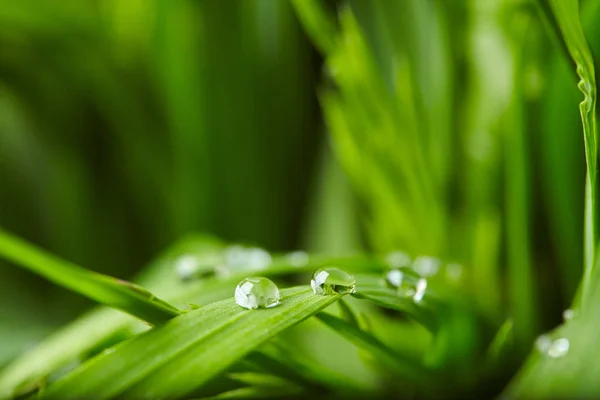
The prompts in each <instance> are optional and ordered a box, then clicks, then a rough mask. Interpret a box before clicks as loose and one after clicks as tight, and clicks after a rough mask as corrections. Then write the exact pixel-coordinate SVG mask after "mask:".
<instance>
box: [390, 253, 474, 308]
mask: <svg viewBox="0 0 600 400" xmlns="http://www.w3.org/2000/svg"><path fill="white" fill-rule="evenodd" d="M385 260H386V263H387V265H388V266H389V268H390V269H389V270H388V271H387V272H386V273H385V274H384V281H385V283H386V285H387V286H388V287H390V288H392V289H395V290H396V291H397V293H398V295H400V296H405V297H412V299H413V300H414V301H415V302H420V301H421V300H422V299H423V296H424V295H425V293H426V291H427V285H428V279H430V278H432V277H434V276H439V275H440V272H441V271H442V270H443V271H444V272H445V279H446V281H448V282H450V283H458V282H460V280H461V279H462V275H463V267H462V266H461V265H460V264H457V263H449V264H445V265H443V264H442V262H441V261H440V260H439V259H438V258H435V257H430V256H419V257H417V258H415V259H414V260H412V259H411V257H410V256H409V255H408V254H406V253H404V252H402V251H393V252H391V253H388V254H387V256H386V257H385Z"/></svg>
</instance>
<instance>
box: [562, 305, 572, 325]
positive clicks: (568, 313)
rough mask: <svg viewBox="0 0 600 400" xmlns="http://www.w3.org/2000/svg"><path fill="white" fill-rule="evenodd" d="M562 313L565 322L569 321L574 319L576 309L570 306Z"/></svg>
mask: <svg viewBox="0 0 600 400" xmlns="http://www.w3.org/2000/svg"><path fill="white" fill-rule="evenodd" d="M562 315H563V320H564V321H565V322H568V321H570V320H572V319H573V317H574V316H575V311H574V310H572V309H570V308H568V309H566V310H565V311H563V314H562Z"/></svg>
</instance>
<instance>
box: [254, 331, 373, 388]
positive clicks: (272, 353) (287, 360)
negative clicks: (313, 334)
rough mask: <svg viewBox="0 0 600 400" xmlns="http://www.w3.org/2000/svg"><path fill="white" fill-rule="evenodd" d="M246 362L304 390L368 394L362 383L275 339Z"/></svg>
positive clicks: (255, 352)
mask: <svg viewBox="0 0 600 400" xmlns="http://www.w3.org/2000/svg"><path fill="white" fill-rule="evenodd" d="M246 361H247V362H248V363H250V364H251V365H253V366H255V367H256V368H257V369H258V370H261V371H265V372H269V373H270V374H273V375H275V376H278V377H280V378H283V379H287V380H289V381H291V382H294V383H296V384H297V385H299V386H302V387H304V388H314V389H315V390H318V391H319V392H320V393H325V392H328V391H333V392H336V393H347V394H355V395H356V394H357V393H361V392H364V391H365V388H364V387H361V386H360V384H358V383H356V382H348V380H347V378H346V377H344V376H343V375H339V374H338V373H337V372H335V371H333V370H330V369H328V368H326V367H324V366H323V365H321V364H320V363H319V362H317V361H316V360H315V359H312V358H309V357H307V356H306V355H304V354H302V353H301V352H300V351H298V350H297V349H295V348H292V347H291V346H289V345H287V344H286V343H285V342H283V341H279V340H272V341H271V342H269V343H268V344H267V345H266V346H264V348H262V349H261V350H259V351H253V352H252V353H250V354H249V355H248V357H246ZM365 394H366V393H365Z"/></svg>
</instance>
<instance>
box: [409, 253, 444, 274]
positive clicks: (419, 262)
mask: <svg viewBox="0 0 600 400" xmlns="http://www.w3.org/2000/svg"><path fill="white" fill-rule="evenodd" d="M413 269H414V270H415V271H416V272H417V274H419V275H421V276H424V277H426V278H427V277H430V276H433V275H435V274H436V273H437V272H438V270H439V269H440V260H438V259H437V258H435V257H425V256H420V257H417V258H416V259H415V261H414V262H413Z"/></svg>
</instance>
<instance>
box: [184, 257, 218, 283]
mask: <svg viewBox="0 0 600 400" xmlns="http://www.w3.org/2000/svg"><path fill="white" fill-rule="evenodd" d="M223 262H224V257H223V254H222V252H220V251H219V252H215V253H202V254H184V255H182V256H181V257H179V258H178V259H177V260H176V261H175V264H174V268H175V273H176V274H177V276H178V277H179V279H181V280H183V281H187V280H191V279H194V278H202V277H206V276H210V275H213V274H214V273H215V266H216V265H219V264H222V263H223Z"/></svg>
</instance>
